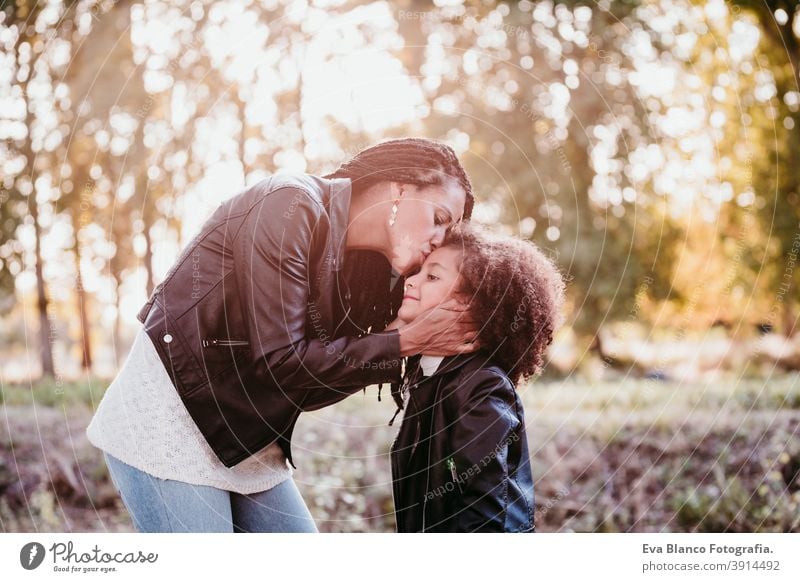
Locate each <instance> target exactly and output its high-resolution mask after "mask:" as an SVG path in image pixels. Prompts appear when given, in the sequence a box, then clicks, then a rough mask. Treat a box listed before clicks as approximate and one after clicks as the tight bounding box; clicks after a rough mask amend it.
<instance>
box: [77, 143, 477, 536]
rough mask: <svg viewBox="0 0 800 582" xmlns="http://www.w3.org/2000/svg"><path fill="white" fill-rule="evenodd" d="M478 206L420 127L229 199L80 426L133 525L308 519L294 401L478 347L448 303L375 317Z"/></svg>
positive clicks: (151, 306) (147, 312)
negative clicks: (412, 360)
mask: <svg viewBox="0 0 800 582" xmlns="http://www.w3.org/2000/svg"><path fill="white" fill-rule="evenodd" d="M472 205H473V198H472V189H471V185H470V182H469V179H468V177H467V175H466V173H465V172H464V170H463V168H462V167H461V164H460V163H459V161H458V159H457V157H456V156H455V154H454V152H453V151H452V149H451V148H449V147H448V146H446V145H444V144H441V143H438V142H435V141H432V140H427V139H418V138H411V139H398V140H392V141H388V142H384V143H381V144H378V145H375V146H372V147H370V148H367V149H365V150H363V151H361V152H359V153H358V154H357V155H356V156H355V157H354V158H353V159H351V160H350V161H348V162H346V163H345V164H343V165H342V166H341V167H339V169H337V170H336V171H335V172H334V173H333V174H330V175H327V176H324V177H322V178H320V177H317V176H312V175H307V174H305V175H276V176H272V177H271V178H269V179H266V180H264V181H262V182H259V183H258V184H256V185H255V186H253V187H252V188H249V189H247V190H245V191H244V192H242V193H240V194H238V195H237V196H235V197H233V198H231V199H230V200H227V201H226V202H224V203H223V204H222V205H221V206H220V207H219V208H218V209H217V211H216V212H215V213H214V214H213V215H212V216H211V218H210V219H209V220H208V221H206V223H205V224H204V225H203V228H202V230H201V232H200V233H199V234H198V235H197V236H196V237H195V238H194V239H193V240H192V241H191V242H190V243H189V245H188V246H187V247H186V248H185V249H184V251H183V252H182V254H181V256H180V257H179V258H178V260H177V262H176V263H175V264H174V265H173V267H172V269H171V270H170V271H169V272H168V273H167V275H166V277H165V279H164V281H163V282H162V283H161V284H160V285H159V286H158V287H157V288H156V289H155V291H154V292H153V295H152V296H151V297H150V299H149V301H148V302H147V304H146V305H145V306H144V307H143V308H142V310H141V311H140V313H139V319H140V321H142V323H143V324H144V325H143V328H142V330H141V331H140V332H139V334H138V335H137V337H136V341H135V342H134V345H133V347H132V349H131V353H130V354H129V356H128V359H127V361H126V362H125V365H124V366H123V368H122V369H121V371H120V373H119V374H118V376H117V378H116V379H115V380H114V382H113V383H112V385H111V386H110V387H109V388H108V390H107V391H106V394H105V395H104V397H103V400H102V402H101V403H100V405H99V407H98V409H97V412H96V414H95V416H94V418H93V419H92V423H91V424H90V425H89V427H88V429H87V434H88V436H89V439H90V441H91V442H92V443H93V444H94V445H95V446H97V447H98V448H100V449H102V450H103V451H104V454H105V458H106V461H107V464H108V467H109V470H110V473H111V477H112V479H113V482H114V484H115V486H116V487H117V489H118V490H119V492H120V494H121V497H122V499H123V502H124V503H125V505H126V507H127V508H128V511H129V512H130V514H131V516H132V518H133V520H134V523H135V525H136V528H137V529H138V530H139V531H315V530H316V528H315V526H314V523H313V520H312V519H311V516H310V515H309V512H308V509H307V508H306V506H305V504H304V503H303V500H302V498H301V497H300V494H299V492H298V491H297V487H296V486H295V484H294V481H293V480H292V478H291V469H290V468H289V466H288V464H287V461H288V463H289V464H291V463H292V455H291V448H290V445H291V435H292V430H293V428H294V425H295V422H296V420H297V417H298V415H299V414H300V412H301V411H303V410H314V409H317V408H321V407H323V406H327V405H330V404H333V403H334V402H338V401H339V400H341V399H343V398H345V397H346V396H348V395H349V394H352V393H354V392H356V391H358V390H360V389H361V388H362V387H364V386H366V385H370V384H376V383H383V382H390V383H391V382H399V380H400V378H401V369H400V368H401V366H400V363H401V358H402V357H403V356H406V355H410V354H415V353H419V352H421V351H423V350H425V352H426V353H428V354H434V355H436V354H438V355H454V354H458V353H465V352H468V351H471V350H473V349H474V348H473V346H472V345H471V344H469V343H465V339H466V340H470V339H473V338H474V335H475V334H474V328H473V325H472V323H471V322H470V321H468V319H467V318H466V317H465V316H464V314H463V312H462V311H459V310H458V309H457V308H455V307H454V306H453V305H452V304H451V305H450V306H439V307H437V308H435V309H432V310H430V312H429V313H426V314H425V319H424V323H422V324H420V325H418V326H413V327H411V326H409V328H408V329H401V330H396V329H393V330H388V331H381V330H384V329H385V327H386V325H387V324H388V323H389V322H390V321H391V320H392V319H394V313H395V311H396V307H397V303H398V301H397V299H398V295H399V294H402V285H398V284H397V283H398V282H399V281H400V279H401V276H405V275H408V274H411V273H413V272H414V271H415V270H417V269H418V268H419V267H420V266H421V265H422V263H423V261H424V259H425V257H426V256H427V255H428V254H430V253H431V252H432V251H433V250H434V249H435V248H436V247H438V246H439V245H441V244H442V242H443V240H444V237H445V233H446V232H447V230H448V229H449V228H450V227H451V226H452V225H453V224H456V223H457V222H459V221H461V220H467V219H469V217H470V214H471V211H472ZM375 253H378V254H380V255H382V256H383V257H384V258H383V259H382V260H381V262H376V261H375V260H374V254H375ZM398 290H399V293H398ZM393 291H394V293H393ZM292 466H293V465H292Z"/></svg>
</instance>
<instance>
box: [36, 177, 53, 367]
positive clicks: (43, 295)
mask: <svg viewBox="0 0 800 582" xmlns="http://www.w3.org/2000/svg"><path fill="white" fill-rule="evenodd" d="M30 196H31V200H30V201H29V202H30V204H29V207H30V209H31V217H32V218H33V230H34V233H35V234H34V236H35V238H36V250H35V261H36V263H35V265H34V270H35V272H36V305H37V308H38V311H39V344H40V350H41V356H42V376H50V377H51V378H52V377H54V376H55V375H56V373H55V366H54V364H53V346H52V344H51V343H50V331H51V329H50V319H49V318H48V317H47V303H48V301H47V290H46V286H45V283H44V272H43V271H44V269H43V266H42V230H41V227H40V226H39V207H38V203H37V202H36V191H35V189H34V191H33V192H31V193H30Z"/></svg>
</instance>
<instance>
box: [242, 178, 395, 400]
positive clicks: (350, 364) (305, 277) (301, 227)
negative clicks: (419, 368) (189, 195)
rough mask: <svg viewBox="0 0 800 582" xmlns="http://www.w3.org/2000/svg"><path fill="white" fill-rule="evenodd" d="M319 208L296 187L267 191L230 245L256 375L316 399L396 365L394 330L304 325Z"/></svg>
mask: <svg viewBox="0 0 800 582" xmlns="http://www.w3.org/2000/svg"><path fill="white" fill-rule="evenodd" d="M324 212H325V210H324V208H323V207H322V205H321V204H320V203H319V202H317V201H316V200H314V199H313V198H312V197H311V196H310V195H309V194H308V193H306V192H304V191H303V190H301V189H299V188H291V187H285V188H280V189H278V190H275V191H274V192H271V193H268V194H266V195H265V196H264V198H263V200H261V201H259V202H258V203H257V204H256V206H254V207H253V208H252V209H251V210H250V212H249V214H248V216H247V218H246V219H245V221H244V224H243V226H242V228H241V230H240V231H239V234H238V236H237V238H236V242H235V245H234V251H233V261H234V271H235V273H236V278H237V286H238V289H239V293H240V294H241V299H242V301H241V304H242V306H243V310H244V312H245V313H244V320H245V322H246V327H247V335H248V341H249V343H250V346H251V357H252V364H253V365H254V367H255V374H256V377H257V378H263V381H264V384H265V385H270V386H278V387H279V388H280V389H282V390H284V391H286V392H287V393H294V395H295V401H296V402H299V401H301V400H302V399H303V398H301V396H302V392H306V395H307V396H309V397H311V398H310V400H315V403H316V404H319V403H322V402H327V401H331V403H332V402H333V401H336V400H341V399H342V398H343V397H344V396H346V395H347V394H349V393H353V392H356V391H358V390H359V389H361V388H362V387H363V386H366V385H369V384H375V383H379V382H392V381H399V380H400V368H401V366H400V337H399V334H398V332H397V331H391V332H385V333H375V334H371V335H367V336H364V337H361V338H355V337H341V338H337V339H328V338H327V336H325V335H323V334H322V333H315V330H313V329H306V321H307V320H306V317H307V310H308V309H309V288H310V286H309V279H310V277H313V276H314V275H315V274H314V273H311V272H309V264H310V262H311V257H310V254H311V253H312V240H313V237H314V236H315V234H319V233H318V232H315V230H316V229H318V228H320V229H321V228H323V226H324V228H325V229H327V222H325V224H324V225H323V226H321V224H322V223H321V218H324V219H326V220H327V217H325V216H323V213H324ZM311 316H312V319H313V313H312V314H311ZM315 335H319V336H320V338H317V337H315ZM337 388H339V390H337ZM308 389H313V393H312V392H309V390H308ZM320 391H323V392H320ZM325 392H330V394H327V393H325Z"/></svg>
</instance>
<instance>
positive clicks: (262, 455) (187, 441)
mask: <svg viewBox="0 0 800 582" xmlns="http://www.w3.org/2000/svg"><path fill="white" fill-rule="evenodd" d="M86 435H87V436H88V437H89V441H90V442H91V443H92V444H93V445H94V446H96V447H97V448H99V449H102V450H103V451H106V452H107V453H109V454H110V455H112V456H114V457H116V458H118V459H119V460H121V461H123V462H124V463H127V464H128V465H131V466H133V467H136V468H137V469H140V470H142V471H144V472H146V473H149V474H151V475H154V476H156V477H160V478H161V479H173V480H177V481H183V482H185V483H191V484H193V485H210V486H211V487H216V488H218V489H224V490H227V491H232V492H235V493H242V494H249V493H256V492H259V491H265V490H267V489H270V488H272V487H274V486H276V485H278V484H279V483H281V482H282V481H284V480H286V479H288V478H289V477H291V476H292V469H291V467H290V466H289V464H288V463H287V462H286V457H285V455H284V453H283V451H282V450H281V448H280V447H279V446H278V445H277V444H276V443H272V444H271V445H269V446H267V447H266V448H264V449H262V450H261V451H259V452H257V453H256V454H254V455H253V456H251V457H248V458H247V459H245V460H244V461H242V462H241V463H239V464H238V465H235V466H233V467H226V466H225V465H223V464H222V462H221V461H220V460H219V458H218V457H217V456H216V455H215V454H214V451H212V450H211V447H210V446H209V445H208V443H207V442H206V440H205V438H204V437H203V435H202V433H201V432H200V430H199V429H198V428H197V425H196V424H195V423H194V421H193V420H192V417H191V416H189V412H188V411H187V410H186V407H185V406H184V404H183V402H182V401H181V399H180V396H179V395H178V392H177V391H176V390H175V387H174V386H173V385H172V381H171V380H170V378H169V376H168V374H167V371H166V369H164V365H163V364H162V363H161V360H160V358H159V356H158V352H157V351H156V348H155V346H153V342H152V341H151V340H150V337H149V336H148V335H147V333H146V332H145V331H144V329H143V328H142V329H140V330H139V333H137V334H136V339H135V340H134V342H133V346H132V348H131V351H130V353H129V354H128V358H127V359H126V360H125V364H124V365H123V367H122V369H121V370H120V372H119V374H118V375H117V377H116V378H115V379H114V381H113V383H112V384H111V386H109V387H108V390H106V393H105V395H104V396H103V399H102V400H101V401H100V404H99V406H98V407H97V411H96V412H95V415H94V417H93V418H92V421H91V423H89V426H88V428H87V429H86Z"/></svg>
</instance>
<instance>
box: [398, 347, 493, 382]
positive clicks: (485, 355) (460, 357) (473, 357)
mask: <svg viewBox="0 0 800 582" xmlns="http://www.w3.org/2000/svg"><path fill="white" fill-rule="evenodd" d="M419 358H420V356H413V365H415V366H418V365H419ZM411 361H412V360H409V362H411ZM473 361H474V362H473ZM469 362H473V363H474V364H477V365H479V366H482V365H485V364H490V363H493V362H492V354H491V353H490V352H487V351H485V350H478V351H476V352H471V353H468V354H457V355H455V356H447V357H445V359H444V360H442V363H441V364H439V367H438V368H437V369H436V371H435V372H434V373H433V374H431V375H430V376H426V378H435V377H437V376H444V375H445V374H449V373H450V372H453V371H455V370H457V369H459V368H462V367H463V366H465V365H466V364H468V363H469Z"/></svg>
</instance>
